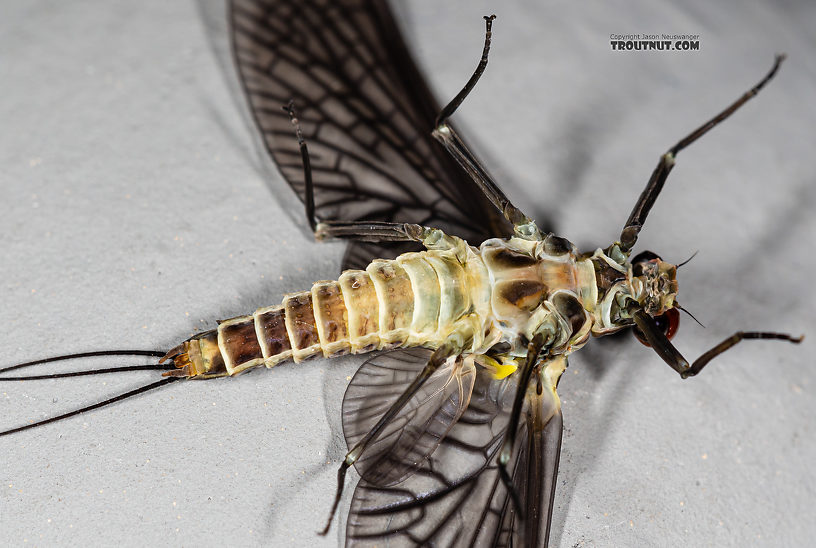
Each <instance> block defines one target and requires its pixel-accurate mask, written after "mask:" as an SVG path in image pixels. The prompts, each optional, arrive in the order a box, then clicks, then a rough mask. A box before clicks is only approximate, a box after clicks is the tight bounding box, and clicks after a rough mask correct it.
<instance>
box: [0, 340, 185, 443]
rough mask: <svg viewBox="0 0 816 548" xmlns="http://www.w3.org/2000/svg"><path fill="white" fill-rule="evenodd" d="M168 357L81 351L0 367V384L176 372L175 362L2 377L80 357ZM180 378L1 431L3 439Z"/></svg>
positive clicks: (145, 352)
mask: <svg viewBox="0 0 816 548" xmlns="http://www.w3.org/2000/svg"><path fill="white" fill-rule="evenodd" d="M164 355H165V353H164V352H161V351H156V350H101V351H95V352H81V353H78V354H65V355H62V356H55V357H52V358H45V359H42V360H34V361H30V362H25V363H19V364H16V365H11V366H8V367H3V368H0V382H2V381H30V380H43V379H64V378H69V377H84V376H88V375H104V374H108V373H124V372H131V371H170V370H172V369H175V365H173V364H172V363H162V362H161V361H160V362H159V363H155V364H146V365H126V366H119V367H104V368H98V369H82V370H79V371H69V372H65V373H46V374H38V375H17V376H12V377H8V376H2V375H3V374H4V373H8V372H9V371H18V370H20V369H25V368H28V367H33V366H35V365H42V364H46V363H54V362H60V361H66V360H73V359H80V358H92V357H99V356H151V357H157V358H161V357H163V356H164ZM179 378H180V377H169V378H164V379H161V380H159V381H155V382H152V383H148V384H146V385H143V386H140V387H138V388H135V389H133V390H129V391H127V392H124V393H122V394H119V395H116V396H113V397H111V398H108V399H105V400H102V401H100V402H97V403H94V404H91V405H87V406H85V407H81V408H79V409H75V410H73V411H69V412H67V413H62V414H60V415H56V416H54V417H49V418H47V419H43V420H41V421H38V422H34V423H30V424H26V425H23V426H18V427H16V428H11V429H8V430H4V431H2V432H0V437H2V436H7V435H9V434H14V433H17V432H22V431H24V430H29V429H31V428H36V427H38V426H44V425H46V424H50V423H52V422H56V421H59V420H62V419H67V418H69V417H73V416H75V415H79V414H81V413H85V412H87V411H92V410H94V409H99V408H100V407H106V406H108V405H111V404H113V403H116V402H119V401H122V400H125V399H127V398H130V397H133V396H136V395H137V394H142V393H144V392H147V391H148V390H153V389H154V388H159V387H161V386H164V385H166V384H169V383H171V382H174V381H177V380H179Z"/></svg>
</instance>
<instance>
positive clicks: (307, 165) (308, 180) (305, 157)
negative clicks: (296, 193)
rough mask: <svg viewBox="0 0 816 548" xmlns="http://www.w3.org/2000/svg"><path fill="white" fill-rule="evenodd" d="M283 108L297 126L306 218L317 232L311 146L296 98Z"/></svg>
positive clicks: (296, 132) (296, 133)
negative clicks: (302, 128)
mask: <svg viewBox="0 0 816 548" xmlns="http://www.w3.org/2000/svg"><path fill="white" fill-rule="evenodd" d="M281 108H282V109H283V110H284V111H285V112H286V113H287V114H288V115H289V121H290V122H292V125H293V126H295V136H296V137H297V142H298V148H299V149H300V159H301V161H302V162H303V188H304V194H305V196H304V198H305V199H304V200H303V202H304V205H305V206H306V220H307V221H308V222H309V227H310V228H311V229H312V232H316V231H317V223H318V220H317V217H316V216H315V201H314V181H313V179H312V162H311V161H310V160H309V147H308V145H306V139H304V138H303V132H302V131H301V129H300V121H299V120H298V117H297V113H296V112H295V100H294V99H292V100H291V101H289V104H288V105H285V106H283V107H281Z"/></svg>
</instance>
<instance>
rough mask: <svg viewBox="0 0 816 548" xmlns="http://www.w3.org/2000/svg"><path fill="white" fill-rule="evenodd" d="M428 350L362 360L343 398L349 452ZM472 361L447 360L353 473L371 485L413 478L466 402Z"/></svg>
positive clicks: (399, 392)
mask: <svg viewBox="0 0 816 548" xmlns="http://www.w3.org/2000/svg"><path fill="white" fill-rule="evenodd" d="M431 353H432V352H431V350H428V349H425V348H408V349H399V350H393V351H391V352H387V353H384V354H380V355H377V356H374V357H372V358H370V359H369V360H367V361H366V362H365V363H364V364H363V365H362V366H360V369H358V370H357V373H356V374H355V375H354V378H353V379H352V380H351V383H349V386H348V388H347V389H346V394H345V396H344V398H343V432H344V434H345V436H346V443H347V445H348V447H349V448H351V447H354V446H355V445H356V444H357V442H359V441H360V440H361V439H362V438H363V436H365V435H366V434H368V433H369V432H370V431H371V430H372V428H374V426H375V424H377V422H378V421H379V420H380V418H381V417H382V416H383V415H384V414H385V412H386V411H387V410H388V409H389V408H390V407H391V405H392V404H393V403H394V402H395V401H396V400H397V398H399V396H400V395H402V393H403V392H405V390H406V388H408V386H409V385H410V384H411V383H412V382H413V381H414V379H416V378H417V376H418V375H419V374H420V372H421V371H422V369H423V368H424V367H425V365H426V364H427V363H428V359H429V358H430V356H431ZM475 378H476V369H475V366H474V364H473V362H472V361H470V360H464V359H462V358H461V357H455V358H451V359H449V360H448V361H447V362H445V364H444V365H442V366H441V367H439V368H438V369H437V370H436V371H435V372H434V373H433V374H432V375H431V376H430V377H429V378H428V379H427V380H426V381H425V383H424V384H423V385H422V386H421V388H419V390H417V392H416V393H415V394H414V396H413V397H412V398H411V399H410V400H409V401H408V402H407V403H406V404H405V406H404V407H403V408H402V409H401V410H400V411H399V413H397V415H396V416H395V417H394V418H393V419H392V420H390V421H389V422H388V423H387V424H386V425H384V426H383V428H382V430H381V431H380V432H379V434H378V435H377V436H375V437H374V438H373V439H372V440H371V441H370V442H369V443H368V445H367V446H366V449H365V451H364V452H363V454H362V455H361V457H360V459H359V460H357V462H355V468H356V469H357V471H358V472H359V473H360V475H361V476H362V477H364V478H366V480H368V481H369V482H371V483H372V484H375V485H381V486H387V485H393V484H395V483H397V482H399V481H401V480H403V479H405V477H407V476H408V475H410V474H411V473H413V472H414V471H415V470H416V469H417V468H418V467H419V466H421V464H422V463H423V462H424V461H425V459H426V458H427V457H428V455H430V454H431V453H432V452H433V451H434V449H436V447H437V446H438V445H439V443H440V441H442V439H444V437H445V435H447V433H448V431H449V430H450V428H451V427H452V426H453V425H454V424H455V423H456V421H457V420H459V417H460V416H461V415H462V412H463V411H464V410H465V409H466V408H467V406H468V402H469V401H470V396H471V392H472V390H473V383H474V380H475Z"/></svg>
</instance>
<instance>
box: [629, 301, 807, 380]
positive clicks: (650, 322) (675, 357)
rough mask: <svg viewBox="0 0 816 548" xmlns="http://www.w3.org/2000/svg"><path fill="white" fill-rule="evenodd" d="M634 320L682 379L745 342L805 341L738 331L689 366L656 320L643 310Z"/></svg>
mask: <svg viewBox="0 0 816 548" xmlns="http://www.w3.org/2000/svg"><path fill="white" fill-rule="evenodd" d="M632 319H634V320H635V324H636V325H637V326H638V329H640V331H641V333H643V335H644V336H645V337H646V340H647V341H648V342H649V344H650V345H652V348H654V349H655V352H657V355H658V356H660V357H661V358H663V361H665V362H666V363H667V364H669V365H670V366H671V368H672V369H674V370H675V371H677V372H678V373H679V374H680V377H682V378H684V379H687V378H689V377H693V376H695V375H697V374H698V373H699V372H700V371H701V370H702V369H703V368H704V367H705V366H706V365H707V364H708V362H710V361H711V360H713V359H714V358H716V357H717V356H719V355H720V354H722V353H723V352H725V351H726V350H728V349H729V348H731V347H733V346H735V345H737V344H739V343H740V342H741V341H744V340H752V339H754V340H759V339H764V340H768V339H771V340H780V341H788V342H792V343H794V344H799V343H800V342H802V341H803V340H804V338H805V337H804V335H801V336H799V337H794V336H793V335H789V334H787V333H774V332H770V331H738V332H736V333H734V334H733V335H731V336H730V337H728V338H727V339H725V340H724V341H722V342H721V343H720V344H718V345H717V346H715V347H714V348H712V349H711V350H709V351H707V352H705V353H704V354H703V355H702V356H700V357H699V358H697V359H696V360H694V362H692V363H691V364H689V362H688V360H686V358H684V357H683V355H682V354H681V353H680V351H679V350H677V348H675V346H674V345H673V344H672V343H671V341H670V340H669V339H668V337H666V335H665V334H664V333H663V330H662V329H660V328H659V327H658V326H657V323H655V320H654V318H652V317H651V316H649V314H647V313H646V312H645V311H643V310H636V311H634V312H633V313H632Z"/></svg>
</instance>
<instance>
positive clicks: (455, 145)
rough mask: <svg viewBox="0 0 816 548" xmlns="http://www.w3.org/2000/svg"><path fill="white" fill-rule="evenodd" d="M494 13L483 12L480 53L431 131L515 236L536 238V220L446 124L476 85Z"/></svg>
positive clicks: (485, 57)
mask: <svg viewBox="0 0 816 548" xmlns="http://www.w3.org/2000/svg"><path fill="white" fill-rule="evenodd" d="M495 18H496V16H495V15H490V16H485V17H484V20H485V41H484V48H483V50H482V57H481V59H480V60H479V64H478V66H477V67H476V70H475V71H474V72H473V75H472V76H471V77H470V80H468V82H467V84H465V87H464V88H462V91H460V92H459V93H458V94H457V95H456V97H454V98H453V100H452V101H451V102H450V103H448V104H447V106H445V108H443V109H442V111H441V112H440V113H439V116H438V117H437V118H436V124H435V127H434V130H433V132H432V133H431V134H432V135H433V136H434V138H435V139H436V140H437V141H439V142H440V143H442V145H443V146H444V147H445V149H447V151H448V152H449V153H450V154H451V156H453V158H454V159H455V160H456V161H457V162H458V163H459V165H460V166H462V169H464V170H465V171H466V172H467V174H468V175H470V178H471V179H473V181H474V182H475V183H476V185H477V186H478V187H479V189H480V190H481V191H482V192H483V193H484V195H485V196H486V197H487V199H488V200H490V203H492V204H493V206H494V207H495V208H496V209H498V210H499V212H500V213H501V214H502V215H504V217H505V218H506V219H507V220H508V221H510V222H511V223H512V224H513V228H514V231H515V233H516V235H517V236H519V237H521V238H525V239H529V240H538V239H540V238H541V235H540V232H539V230H538V227H537V226H536V224H535V223H534V222H533V221H532V219H530V217H528V216H527V215H525V214H524V213H523V212H522V211H521V210H520V209H519V208H517V207H516V206H514V205H513V204H512V203H511V202H510V199H509V198H508V197H507V196H506V195H505V194H504V192H502V190H501V189H500V188H499V186H498V185H497V184H496V182H495V181H494V180H493V178H492V177H491V176H490V174H489V173H488V172H487V170H485V169H484V168H483V167H482V165H481V164H480V163H479V161H478V160H477V159H476V157H475V156H474V155H473V154H472V153H471V152H470V150H468V148H467V146H466V145H465V143H464V141H462V139H461V138H460V137H459V136H458V135H457V134H456V132H455V131H454V130H453V128H452V127H451V126H450V125H448V118H450V117H451V116H452V115H453V113H454V112H456V109H457V108H459V105H461V104H462V101H464V100H465V97H467V96H468V94H469V93H470V92H471V91H472V90H473V88H474V87H475V86H476V82H478V81H479V78H481V76H482V74H483V73H484V71H485V68H486V67H487V56H488V53H489V52H490V40H491V37H492V33H493V31H492V28H493V20H494V19H495Z"/></svg>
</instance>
